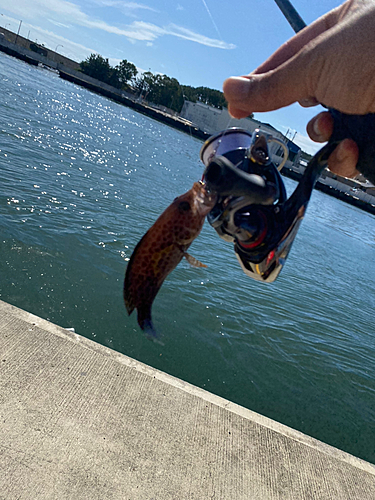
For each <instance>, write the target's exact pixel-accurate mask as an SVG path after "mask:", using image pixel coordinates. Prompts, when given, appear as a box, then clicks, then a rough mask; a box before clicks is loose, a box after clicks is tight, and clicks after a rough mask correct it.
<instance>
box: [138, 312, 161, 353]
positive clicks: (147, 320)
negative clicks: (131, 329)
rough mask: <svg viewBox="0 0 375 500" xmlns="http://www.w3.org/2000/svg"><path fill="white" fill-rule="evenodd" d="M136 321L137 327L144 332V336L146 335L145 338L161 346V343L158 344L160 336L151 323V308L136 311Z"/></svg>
mask: <svg viewBox="0 0 375 500" xmlns="http://www.w3.org/2000/svg"><path fill="white" fill-rule="evenodd" d="M137 319H138V324H139V326H140V327H141V329H142V330H143V331H144V332H145V334H146V335H147V338H148V339H150V340H153V341H154V342H157V343H160V344H162V342H160V340H159V338H160V335H159V334H158V333H157V331H156V330H155V328H154V325H153V323H152V319H151V307H144V308H140V309H138V317H137ZM162 345H163V344H162Z"/></svg>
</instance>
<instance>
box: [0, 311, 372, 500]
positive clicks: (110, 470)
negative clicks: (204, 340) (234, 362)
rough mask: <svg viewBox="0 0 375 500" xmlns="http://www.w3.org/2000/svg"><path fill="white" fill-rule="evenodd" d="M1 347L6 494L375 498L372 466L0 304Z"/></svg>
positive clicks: (1, 479)
mask: <svg viewBox="0 0 375 500" xmlns="http://www.w3.org/2000/svg"><path fill="white" fill-rule="evenodd" d="M145 341H147V340H146V339H145ZM0 354H1V355H0V370H1V377H0V422H1V427H0V428H1V439H0V499H1V500H13V499H33V500H34V499H38V500H39V499H40V500H44V499H59V500H62V499H74V500H80V499H85V500H87V499H90V500H95V499H98V500H99V499H100V500H103V499H106V500H109V499H119V500H120V499H121V500H185V499H186V500H187V499H189V500H206V499H207V500H208V499H216V500H226V499H228V500H245V499H246V500H253V499H254V500H276V499H278V500H281V499H282V500H288V499H293V500H294V499H295V500H315V499H319V500H325V499H327V500H328V499H329V500H346V499H348V500H349V499H350V500H367V499H368V500H370V499H371V500H372V499H373V498H374V494H375V493H374V492H375V466H374V465H372V464H370V463H368V462H365V461H363V460H360V459H359V458H356V457H354V456H352V455H349V454H347V453H345V452H343V451H341V450H338V449H336V448H333V447H331V446H329V445H327V444H324V443H322V442H320V441H318V440H316V439H313V438H311V437H309V436H307V435H305V434H302V433H300V432H298V431H296V430H293V429H291V428H289V427H287V426H285V425H282V424H280V423H278V422H275V421H273V420H271V419H268V418H266V417H264V416H262V415H259V414H257V413H255V412H252V411H251V410H248V409H246V408H243V407H241V406H239V405H236V404H234V403H232V402H230V401H228V400H225V399H223V398H221V397H218V396H216V395H214V394H211V393H209V392H207V391H204V390H202V389H200V388H198V387H195V386H193V385H191V384H189V383H187V382H184V381H183V380H179V379H177V378H174V377H172V376H170V375H168V374H166V373H163V372H161V371H159V370H156V369H154V368H152V367H150V366H147V365H145V364H143V363H140V362H138V361H136V360H135V359H131V358H129V357H127V356H125V355H123V354H120V353H118V352H115V351H113V350H111V349H109V348H107V347H104V346H101V345H99V344H97V343H95V342H93V341H91V340H89V339H86V338H84V337H82V336H80V335H78V334H76V333H74V332H70V331H68V330H65V329H63V328H61V327H59V326H57V325H54V324H52V323H50V322H48V321H46V320H44V319H41V318H39V317H37V316H34V315H33V314H30V313H28V312H26V311H23V310H21V309H18V308H16V307H14V306H11V305H9V304H7V303H5V302H2V301H0Z"/></svg>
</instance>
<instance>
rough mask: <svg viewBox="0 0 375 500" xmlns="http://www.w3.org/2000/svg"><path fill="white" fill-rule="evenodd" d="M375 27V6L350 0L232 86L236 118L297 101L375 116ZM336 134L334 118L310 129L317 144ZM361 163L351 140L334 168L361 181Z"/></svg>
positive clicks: (324, 117)
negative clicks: (374, 54)
mask: <svg viewBox="0 0 375 500" xmlns="http://www.w3.org/2000/svg"><path fill="white" fill-rule="evenodd" d="M374 26H375V2H373V1H372V0H348V1H347V2H345V3H344V4H342V5H341V6H340V7H338V8H336V9H334V10H332V11H331V12H329V13H328V14H326V15H325V16H323V17H321V18H319V19H318V20H317V21H315V22H314V23H313V24H311V25H310V26H308V27H306V28H305V29H303V30H302V31H300V32H299V33H298V34H297V35H295V36H294V37H293V38H291V39H290V40H289V41H288V42H286V43H285V44H284V45H282V46H281V47H280V48H279V49H278V50H277V51H276V52H275V53H274V54H273V55H272V56H271V57H270V58H269V59H268V60H267V61H266V62H265V63H263V64H262V65H261V66H259V67H258V68H257V69H256V70H255V71H254V72H252V73H250V74H249V75H248V76H244V77H232V78H229V79H228V80H226V81H225V82H224V94H225V97H226V99H227V101H228V110H229V112H230V114H231V115H232V116H234V117H235V118H243V117H245V116H248V115H249V114H250V113H252V112H257V111H271V110H275V109H279V108H281V107H284V106H288V105H289V104H292V103H293V102H297V101H298V102H299V103H300V104H301V105H302V106H314V105H316V104H318V103H321V104H324V105H325V106H327V107H331V108H335V109H337V110H339V111H341V112H343V113H348V114H366V113H374V112H375V92H374V90H375V58H374V57H373V52H374V49H375V29H374ZM340 54H342V56H341V57H340V56H339V55H340ZM332 130H333V120H332V117H331V116H330V115H329V113H320V114H319V115H317V116H316V117H315V118H313V119H312V120H311V121H310V122H309V124H308V126H307V132H308V134H309V136H310V137H311V139H313V140H315V141H317V142H325V141H326V140H328V139H329V137H330V135H331V133H332ZM357 159H358V148H357V146H356V144H355V143H354V142H353V141H352V140H350V139H345V140H344V141H342V143H340V145H339V146H338V147H337V148H336V150H335V151H334V152H333V153H332V155H331V156H330V158H329V161H328V164H329V167H330V169H331V170H332V171H334V172H335V173H337V174H339V175H344V176H348V175H356V174H357V173H358V172H357V171H356V169H355V165H356V163H357Z"/></svg>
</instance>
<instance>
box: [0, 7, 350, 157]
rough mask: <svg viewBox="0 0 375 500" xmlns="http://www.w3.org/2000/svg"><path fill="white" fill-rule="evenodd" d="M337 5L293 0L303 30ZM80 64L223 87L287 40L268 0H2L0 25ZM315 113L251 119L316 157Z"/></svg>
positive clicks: (295, 108) (295, 111)
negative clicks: (310, 132)
mask: <svg viewBox="0 0 375 500" xmlns="http://www.w3.org/2000/svg"><path fill="white" fill-rule="evenodd" d="M341 3H342V2H341V1H339V0H314V1H311V0H293V5H294V6H295V8H296V9H297V11H298V12H299V14H300V15H301V17H302V18H303V19H304V21H305V22H306V23H307V24H310V23H311V22H312V21H314V20H315V19H317V18H318V17H319V16H321V15H322V14H324V13H326V12H328V11H329V10H330V9H332V8H334V7H337V6H338V5H340V4H341ZM21 20H22V25H21V30H20V34H21V35H22V36H25V37H29V38H30V40H33V41H37V42H38V43H43V44H44V45H46V46H47V47H49V48H50V49H52V50H55V49H56V48H57V51H58V52H60V53H62V54H64V55H66V56H68V57H70V58H71V59H74V60H77V61H81V60H83V59H85V58H86V57H87V56H88V55H90V54H91V53H92V52H96V53H99V54H101V55H102V56H103V57H108V58H109V61H110V63H111V64H112V65H116V64H117V63H118V62H119V61H121V60H122V59H127V60H128V61H130V62H132V63H134V64H135V65H136V66H137V67H138V68H139V69H140V70H146V71H147V70H150V71H152V72H153V73H162V74H166V75H168V76H170V77H174V78H177V80H178V81H179V82H180V83H181V84H184V85H192V86H194V87H198V86H206V87H210V88H214V89H220V90H221V88H222V83H223V81H224V80H225V78H227V77H228V76H232V75H243V74H247V73H249V72H250V71H252V70H253V69H255V68H256V67H257V66H258V65H259V64H261V63H262V62H263V61H264V60H265V59H266V58H267V57H268V56H269V55H271V54H272V53H273V52H274V51H275V50H276V49H277V48H278V47H279V46H280V45H281V44H282V43H284V42H285V41H286V40H288V38H290V37H291V36H292V35H293V31H292V28H291V27H290V26H289V24H288V22H287V21H286V19H285V18H284V16H283V15H282V13H281V11H280V10H279V8H278V6H277V5H276V3H275V1H274V0H246V1H245V0H225V1H224V0H159V1H157V0H144V1H141V2H126V1H122V0H90V1H89V0H71V1H65V0H15V1H13V2H11V1H10V0H0V26H1V27H6V28H7V29H10V30H12V31H14V32H17V30H18V28H19V24H20V21H21ZM317 111H318V109H317V108H314V109H304V108H301V107H300V106H299V105H298V104H294V105H292V106H289V107H288V108H284V109H281V110H278V111H274V112H271V113H257V114H256V118H257V119H259V120H261V121H264V122H267V123H270V124H271V125H273V126H274V127H276V128H277V129H279V130H281V131H282V132H284V133H285V132H286V131H287V130H288V129H289V130H290V131H291V132H290V134H293V135H294V133H295V132H296V136H295V142H297V144H299V145H300V146H301V147H302V148H303V149H304V150H305V151H308V152H311V153H312V152H314V151H315V150H316V149H317V148H318V147H319V146H314V145H313V143H311V141H309V140H308V139H307V136H306V132H305V127H306V123H307V121H308V120H309V119H310V118H311V117H312V116H314V114H315V113H316V112H317Z"/></svg>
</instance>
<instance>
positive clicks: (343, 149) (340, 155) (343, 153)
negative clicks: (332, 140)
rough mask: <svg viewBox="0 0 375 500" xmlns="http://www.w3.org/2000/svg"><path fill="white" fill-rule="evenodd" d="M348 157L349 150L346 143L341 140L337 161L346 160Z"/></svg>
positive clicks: (337, 149)
mask: <svg viewBox="0 0 375 500" xmlns="http://www.w3.org/2000/svg"><path fill="white" fill-rule="evenodd" d="M347 157H348V152H347V150H346V147H345V144H344V143H343V142H340V144H339V145H338V146H337V148H336V158H337V161H340V162H341V161H344V160H345V159H346V158H347Z"/></svg>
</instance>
